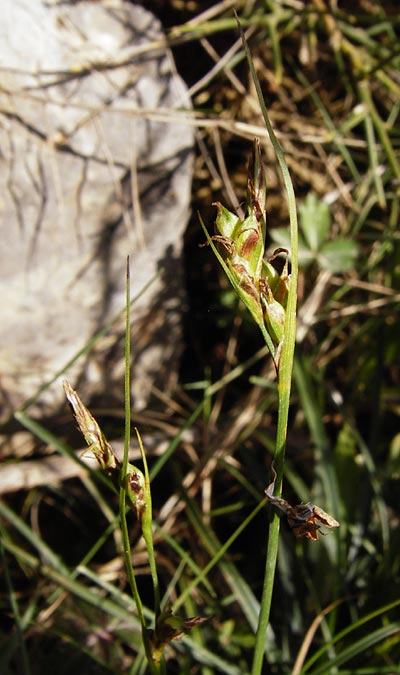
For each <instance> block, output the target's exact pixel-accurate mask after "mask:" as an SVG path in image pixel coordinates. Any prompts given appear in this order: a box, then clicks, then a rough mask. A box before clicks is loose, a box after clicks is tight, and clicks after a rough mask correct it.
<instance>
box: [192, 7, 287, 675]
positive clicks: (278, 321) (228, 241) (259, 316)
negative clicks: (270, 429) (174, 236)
mask: <svg viewBox="0 0 400 675" xmlns="http://www.w3.org/2000/svg"><path fill="white" fill-rule="evenodd" d="M238 26H239V30H240V34H241V37H242V42H243V47H244V50H245V53H246V57H247V61H248V64H249V68H250V73H251V76H252V79H253V82H254V85H255V88H256V91H257V95H258V100H259V103H260V107H261V111H262V115H263V118H264V122H265V125H266V128H267V131H268V134H269V138H270V140H271V143H272V146H273V148H274V151H275V156H276V159H277V161H278V164H279V166H280V169H281V173H282V178H283V183H284V186H285V189H286V194H287V199H288V209H289V220H290V252H289V251H288V250H286V249H277V251H275V253H274V255H273V256H272V258H270V259H269V260H265V259H264V255H265V236H266V221H265V202H266V184H265V175H264V169H263V163H262V157H261V150H260V144H259V141H258V140H257V139H256V140H255V141H254V146H253V150H252V153H251V156H250V161H249V173H248V182H247V214H246V217H245V219H244V220H241V219H240V218H239V217H238V216H237V215H235V214H234V213H231V212H230V211H228V209H226V208H225V207H224V206H222V204H220V203H217V204H216V206H217V218H216V223H215V226H216V234H215V235H214V236H210V235H209V234H208V232H207V230H206V228H205V226H204V223H203V222H202V221H201V225H202V227H203V230H204V232H205V234H206V237H207V244H209V246H210V247H211V248H212V250H213V252H214V254H215V255H216V257H217V259H218V261H219V262H220V264H221V266H222V268H223V270H224V272H225V274H226V276H227V277H228V279H229V281H230V283H231V284H232V286H233V288H234V290H235V292H236V293H237V295H238V296H239V298H240V299H241V300H242V302H243V303H244V305H245V306H246V308H247V309H248V311H249V313H250V315H251V317H252V319H253V321H254V322H255V324H256V326H257V327H258V328H259V329H260V331H261V334H262V336H263V339H264V341H265V344H266V345H267V347H268V349H269V352H270V354H271V357H272V359H273V361H274V365H275V370H276V375H277V393H278V422H277V433H276V440H275V453H274V466H275V469H276V481H275V483H274V495H275V496H276V497H278V498H279V496H280V494H281V489H282V475H283V467H284V459H285V448H286V435H287V425H288V413H289V402H290V390H291V381H292V370H293V357H294V347H295V335H296V305H297V276H298V225H297V213H296V201H295V195H294V190H293V185H292V181H291V178H290V175H289V171H288V168H287V165H286V162H285V158H284V155H283V152H282V150H281V147H280V145H279V143H278V141H277V138H276V136H275V134H274V131H273V128H272V125H271V122H270V119H269V116H268V112H267V109H266V106H265V103H264V99H263V95H262V92H261V87H260V83H259V80H258V77H257V74H256V71H255V68H254V64H253V61H252V57H251V53H250V50H249V47H248V45H247V42H246V39H245V36H244V33H243V30H242V28H241V26H240V23H239V20H238ZM218 247H219V250H218ZM281 253H284V254H285V255H286V256H287V257H288V256H289V253H290V261H291V272H290V275H289V274H288V261H287V259H286V262H285V264H284V266H283V269H282V271H281V272H280V273H278V272H277V271H276V269H275V267H274V266H273V265H272V261H273V258H275V257H276V256H278V255H279V254H281ZM279 525H280V520H279V517H278V515H277V514H276V513H275V514H274V516H273V519H272V522H271V524H270V527H269V533H268V541H267V553H266V560H265V572H264V582H263V590H262V598H261V605H260V613H259V619H258V626H257V631H256V641H255V648H254V655H253V664H252V675H260V674H261V672H262V667H263V660H264V653H265V647H266V635H267V626H268V622H269V616H270V609H271V601H272V593H273V585H274V575H275V568H276V561H277V554H278V541H279Z"/></svg>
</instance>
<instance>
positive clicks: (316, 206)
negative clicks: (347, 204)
mask: <svg viewBox="0 0 400 675" xmlns="http://www.w3.org/2000/svg"><path fill="white" fill-rule="evenodd" d="M299 212H300V227H301V229H302V232H303V234H304V238H305V240H306V243H307V244H308V248H309V249H310V250H311V251H312V252H313V253H317V251H319V249H320V248H321V246H322V245H323V244H324V242H325V241H326V239H327V237H328V234H329V228H330V224H331V214H330V211H329V206H328V205H327V204H326V203H325V202H322V201H321V200H319V199H318V197H317V196H316V195H315V194H314V193H312V192H311V193H310V194H308V195H307V197H306V199H305V201H304V202H303V204H301V205H300V207H299Z"/></svg>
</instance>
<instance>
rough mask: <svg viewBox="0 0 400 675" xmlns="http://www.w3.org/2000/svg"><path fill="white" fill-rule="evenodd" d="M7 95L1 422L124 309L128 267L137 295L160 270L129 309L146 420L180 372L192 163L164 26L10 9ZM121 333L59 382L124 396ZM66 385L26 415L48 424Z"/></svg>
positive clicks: (72, 10) (78, 6) (2, 31)
mask: <svg viewBox="0 0 400 675" xmlns="http://www.w3.org/2000/svg"><path fill="white" fill-rule="evenodd" d="M0 85H1V86H0V148H1V155H0V163H1V170H0V232H1V237H2V245H1V248H0V257H1V258H0V291H1V294H2V303H1V305H0V377H1V380H0V396H1V399H2V400H1V406H2V418H3V419H4V418H5V417H6V416H7V415H9V414H10V413H11V412H12V410H14V409H15V408H16V407H18V406H22V405H23V404H24V402H25V401H26V400H27V399H28V398H29V397H31V396H34V395H35V392H36V391H37V389H38V388H39V387H41V386H43V384H45V383H46V382H48V381H50V380H51V379H52V378H54V376H56V375H57V373H59V372H60V371H61V370H63V369H64V368H65V366H66V365H67V364H68V362H69V361H70V360H71V359H74V357H75V356H76V354H77V353H78V352H79V350H80V349H81V348H82V347H84V345H85V344H86V343H87V341H88V340H89V339H90V338H91V337H92V336H93V335H94V334H95V333H96V331H98V330H99V329H101V328H102V327H104V326H106V325H107V323H108V322H110V320H111V319H112V318H113V317H114V316H115V315H116V313H118V311H120V310H121V309H123V307H124V296H125V290H124V285H125V265H126V257H127V255H128V254H129V256H130V265H131V277H132V296H134V295H135V294H137V293H139V292H140V290H141V289H142V288H143V287H144V286H145V285H146V284H148V283H149V281H150V280H151V279H152V278H153V277H154V275H155V274H156V273H157V272H158V273H159V274H158V277H157V279H156V281H155V282H154V283H153V284H151V286H150V288H149V289H148V290H147V291H146V292H145V293H144V294H142V295H141V296H140V298H139V300H138V301H137V302H136V303H135V304H134V306H133V308H132V315H133V318H134V323H133V329H132V339H133V344H132V351H133V354H134V377H133V380H134V382H133V392H134V405H135V406H136V407H137V408H140V407H143V406H144V405H145V403H146V400H147V397H148V393H149V390H150V387H151V384H152V382H153V380H154V379H155V378H157V377H158V384H161V385H165V386H168V380H169V378H170V376H171V374H172V373H173V372H174V368H173V358H174V355H175V356H176V353H177V352H176V348H177V344H178V342H179V323H180V307H181V304H182V281H181V266H180V256H181V249H182V234H183V231H184V228H185V225H186V222H187V218H188V213H189V200H190V186H191V172H192V159H193V157H192V146H193V132H192V128H191V127H190V126H189V125H188V124H185V120H184V119H183V121H182V119H181V120H180V121H179V120H178V121H177V120H176V119H174V115H173V111H174V109H177V108H188V107H189V105H188V101H187V97H186V90H185V87H184V85H183V83H182V81H181V80H180V78H179V77H178V75H177V74H176V72H175V70H174V64H173V61H172V57H171V54H170V53H169V51H168V49H167V48H166V47H165V46H164V45H163V33H162V31H161V27H160V25H159V23H158V21H157V20H156V19H155V17H154V16H152V15H151V14H150V13H149V12H147V11H146V10H144V9H143V8H142V7H139V6H133V5H131V4H130V3H127V2H123V1H122V0H121V1H115V0H114V1H112V2H111V1H107V0H100V1H98V2H72V3H65V2H63V3H54V2H53V3H51V2H46V1H45V0H3V4H2V21H1V23H0ZM162 111H164V113H165V116H164V117H162V114H161V113H162ZM121 336H123V318H122V320H121V322H120V323H119V324H118V323H117V324H115V325H114V327H113V329H112V330H111V331H109V332H108V333H107V334H106V336H105V337H103V338H102V339H101V340H100V341H98V342H97V343H96V346H95V347H94V349H93V350H92V351H91V352H90V353H89V354H85V355H82V356H81V357H80V358H79V359H78V360H77V361H76V362H75V363H74V365H73V366H72V368H69V369H68V370H67V371H66V372H65V374H64V375H63V377H67V378H68V379H69V380H70V381H71V383H72V385H74V384H76V382H77V380H78V379H79V380H80V393H81V396H85V395H89V394H90V393H93V392H94V391H97V392H99V393H101V391H103V390H105V389H108V388H110V387H112V386H114V385H115V386H117V387H119V388H120V390H121V392H122V390H123V361H122V357H123V337H121ZM163 373H164V375H163ZM160 378H161V382H160ZM163 378H164V380H163ZM60 379H61V378H60ZM60 379H59V380H56V381H55V383H54V384H53V385H52V386H51V387H49V388H48V389H47V390H46V391H45V392H43V393H42V394H41V396H40V397H39V399H38V400H37V401H36V402H35V405H34V406H31V407H30V408H29V412H30V413H33V414H39V413H40V414H51V412H52V411H54V409H55V408H56V406H57V405H59V403H60V402H61V400H62V399H63V392H62V388H61V386H60Z"/></svg>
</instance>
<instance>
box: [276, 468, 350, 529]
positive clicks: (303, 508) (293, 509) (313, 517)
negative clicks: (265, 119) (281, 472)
mask: <svg viewBox="0 0 400 675" xmlns="http://www.w3.org/2000/svg"><path fill="white" fill-rule="evenodd" d="M271 470H272V476H273V478H272V482H271V483H270V484H269V485H268V487H267V488H266V490H265V494H266V496H267V499H268V501H270V502H271V504H274V506H277V507H278V509H280V510H281V511H283V513H284V514H285V515H286V517H287V521H288V524H289V527H290V528H291V529H292V530H293V533H294V534H295V535H296V537H306V539H312V540H313V541H317V539H318V531H319V530H320V527H321V524H322V525H325V527H329V528H332V527H339V525H340V523H338V521H337V520H335V518H333V516H330V515H329V513H326V512H325V511H324V510H323V509H321V508H320V507H319V506H315V504H312V503H311V502H308V503H307V504H297V505H296V506H290V504H289V503H288V502H287V501H286V499H283V498H282V497H275V495H274V490H275V481H276V471H275V469H274V467H273V466H271Z"/></svg>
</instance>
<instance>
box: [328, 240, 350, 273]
mask: <svg viewBox="0 0 400 675" xmlns="http://www.w3.org/2000/svg"><path fill="white" fill-rule="evenodd" d="M357 255H358V247H357V244H356V243H355V242H354V241H351V240H350V239H337V240H336V241H328V242H326V244H324V246H323V247H322V249H321V250H320V252H319V253H318V263H319V265H320V267H321V268H322V269H324V270H328V271H329V272H333V273H337V272H345V271H347V270H350V269H352V268H353V267H354V264H355V261H356V258H357Z"/></svg>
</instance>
